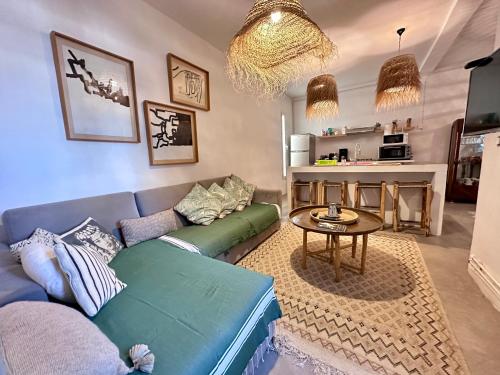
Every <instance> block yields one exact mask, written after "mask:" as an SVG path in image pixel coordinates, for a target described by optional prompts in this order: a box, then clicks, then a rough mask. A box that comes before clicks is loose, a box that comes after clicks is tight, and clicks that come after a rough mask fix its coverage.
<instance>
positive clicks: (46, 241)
mask: <svg viewBox="0 0 500 375" xmlns="http://www.w3.org/2000/svg"><path fill="white" fill-rule="evenodd" d="M58 237H59V236H58V235H57V234H54V233H51V232H49V231H46V230H45V229H41V228H37V229H35V231H34V232H33V234H32V235H31V237H30V238H28V239H26V240H22V241H19V242H16V243H15V244H12V245H10V253H11V254H12V255H13V256H14V257H15V258H16V259H17V261H18V262H19V263H21V250H22V249H23V248H24V247H27V246H28V245H31V244H40V245H46V246H50V247H54V245H55V244H56V239H57V238H58Z"/></svg>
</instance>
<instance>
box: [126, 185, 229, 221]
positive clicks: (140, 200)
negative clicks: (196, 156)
mask: <svg viewBox="0 0 500 375" xmlns="http://www.w3.org/2000/svg"><path fill="white" fill-rule="evenodd" d="M225 178H226V177H218V178H210V179H207V180H201V181H198V183H199V184H200V185H201V186H203V187H204V188H205V189H208V188H209V187H210V185H212V183H214V182H215V183H216V184H218V185H220V186H222V184H224V179H225ZM195 184H196V182H188V183H185V184H180V185H172V186H162V187H159V188H154V189H148V190H141V191H138V192H136V193H135V200H136V202H137V208H138V209H139V214H140V215H141V216H149V215H152V214H155V213H157V212H160V211H165V210H168V209H169V208H172V207H174V206H175V205H176V204H177V203H179V202H180V201H181V200H182V198H184V197H185V196H186V195H187V194H188V193H189V192H190V191H191V189H192V188H193V186H194V185H195ZM178 216H179V219H180V220H181V222H182V224H183V225H186V224H187V221H186V220H185V219H184V218H183V217H181V215H178Z"/></svg>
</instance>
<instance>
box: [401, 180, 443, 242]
mask: <svg viewBox="0 0 500 375" xmlns="http://www.w3.org/2000/svg"><path fill="white" fill-rule="evenodd" d="M400 189H421V191H422V214H421V217H420V222H418V221H417V222H416V221H410V220H401V217H400V212H399V190H400ZM433 195H434V192H433V191H432V184H431V183H429V181H420V182H398V181H394V193H393V208H392V225H393V231H394V232H399V231H400V230H401V229H404V228H405V227H408V226H407V225H406V226H405V227H403V226H401V222H404V223H405V224H416V225H420V228H421V229H422V230H423V231H424V233H425V235H426V236H427V237H428V236H429V235H430V234H431V204H432V198H433ZM413 227H415V225H414V226H413Z"/></svg>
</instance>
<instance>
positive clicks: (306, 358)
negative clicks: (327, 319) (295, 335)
mask: <svg viewBox="0 0 500 375" xmlns="http://www.w3.org/2000/svg"><path fill="white" fill-rule="evenodd" d="M273 344H274V345H273V350H274V351H276V352H277V353H278V354H279V355H281V356H284V357H288V358H290V359H291V360H292V361H293V363H294V364H295V366H297V367H300V368H304V367H311V368H312V370H313V374H314V375H349V374H347V373H345V372H343V371H340V370H339V369H337V368H335V367H333V366H330V365H328V364H326V363H324V362H322V361H320V360H318V359H316V358H313V357H312V356H310V355H308V354H306V353H304V352H303V351H301V350H299V349H298V348H296V347H295V346H293V345H292V344H291V343H290V340H289V339H288V338H287V337H285V336H281V335H277V336H275V337H274V340H273Z"/></svg>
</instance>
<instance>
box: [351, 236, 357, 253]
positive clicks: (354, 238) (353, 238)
mask: <svg viewBox="0 0 500 375" xmlns="http://www.w3.org/2000/svg"><path fill="white" fill-rule="evenodd" d="M357 246H358V236H352V254H351V255H352V257H353V258H356V247H357Z"/></svg>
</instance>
